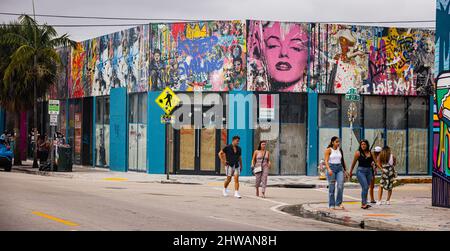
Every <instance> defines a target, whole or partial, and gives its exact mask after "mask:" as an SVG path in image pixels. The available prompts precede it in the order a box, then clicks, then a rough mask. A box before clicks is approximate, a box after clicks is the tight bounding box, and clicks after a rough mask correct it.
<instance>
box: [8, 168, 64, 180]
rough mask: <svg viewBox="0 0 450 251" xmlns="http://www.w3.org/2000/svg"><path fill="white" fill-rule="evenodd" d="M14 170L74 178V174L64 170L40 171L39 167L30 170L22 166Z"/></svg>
mask: <svg viewBox="0 0 450 251" xmlns="http://www.w3.org/2000/svg"><path fill="white" fill-rule="evenodd" d="M12 170H13V171H17V172H20V173H26V174H33V175H40V176H52V177H64V178H73V174H69V173H64V172H50V171H39V170H37V169H32V170H30V169H29V168H20V167H13V169H12Z"/></svg>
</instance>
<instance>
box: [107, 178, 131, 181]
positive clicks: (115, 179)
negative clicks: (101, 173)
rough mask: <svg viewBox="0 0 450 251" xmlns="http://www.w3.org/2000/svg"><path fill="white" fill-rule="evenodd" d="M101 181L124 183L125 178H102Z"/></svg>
mask: <svg viewBox="0 0 450 251" xmlns="http://www.w3.org/2000/svg"><path fill="white" fill-rule="evenodd" d="M103 180H109V181H126V180H128V179H127V178H104V179H103Z"/></svg>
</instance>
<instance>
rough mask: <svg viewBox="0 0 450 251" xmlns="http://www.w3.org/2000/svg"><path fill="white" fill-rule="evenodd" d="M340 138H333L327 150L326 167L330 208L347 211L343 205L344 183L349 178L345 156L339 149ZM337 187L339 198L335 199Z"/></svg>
mask: <svg viewBox="0 0 450 251" xmlns="http://www.w3.org/2000/svg"><path fill="white" fill-rule="evenodd" d="M339 146H340V141H339V138H338V137H336V136H334V137H332V138H331V141H330V144H329V145H328V147H327V149H326V150H325V166H326V167H327V170H328V172H327V179H328V189H329V192H328V207H329V208H331V209H335V208H336V207H338V208H340V209H345V208H344V206H343V205H342V202H343V196H344V181H345V176H347V172H346V166H345V161H344V154H343V152H342V150H341V149H340V148H339ZM336 186H337V196H336V198H335V195H334V194H335V190H336Z"/></svg>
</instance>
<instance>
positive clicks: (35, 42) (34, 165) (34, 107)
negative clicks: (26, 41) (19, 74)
mask: <svg viewBox="0 0 450 251" xmlns="http://www.w3.org/2000/svg"><path fill="white" fill-rule="evenodd" d="M32 2H33V16H34V22H36V12H35V9H34V0H33V1H32ZM36 28H37V27H34V47H35V48H36V44H37V37H36ZM33 64H34V65H33V68H34V71H36V64H37V58H36V52H35V53H34V62H33ZM33 82H34V83H33V93H34V104H33V113H34V122H33V124H34V151H33V168H38V164H37V134H38V133H37V90H36V85H37V79H36V72H35V73H34V81H33Z"/></svg>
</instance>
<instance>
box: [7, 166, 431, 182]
mask: <svg viewBox="0 0 450 251" xmlns="http://www.w3.org/2000/svg"><path fill="white" fill-rule="evenodd" d="M12 170H13V171H15V172H23V173H28V174H34V175H43V176H54V177H63V178H78V179H86V180H99V179H116V180H124V181H125V180H126V181H131V182H157V183H173V184H190V185H195V184H197V185H200V184H210V183H217V182H223V181H224V178H225V177H224V176H223V175H218V176H211V175H180V174H171V175H169V177H170V179H169V180H167V176H166V175H165V174H147V173H139V172H131V171H130V172H114V171H110V170H109V169H105V168H93V167H91V166H79V165H74V166H73V169H72V172H48V171H39V170H37V169H34V168H32V161H30V160H28V161H24V162H23V165H22V166H13V169H12ZM399 179H401V180H405V181H406V182H405V183H415V182H416V181H417V182H418V183H423V182H426V183H431V176H407V177H400V178H399ZM239 180H240V182H241V183H242V184H244V185H249V186H252V185H253V184H255V177H254V176H241V177H240V178H239ZM400 182H402V181H400ZM268 186H269V187H285V188H327V187H328V182H327V181H326V180H319V178H318V177H317V176H306V175H301V176H278V175H276V176H270V177H269V184H268ZM359 187H360V186H359V184H358V183H352V182H346V183H345V188H359Z"/></svg>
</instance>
